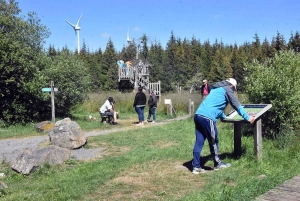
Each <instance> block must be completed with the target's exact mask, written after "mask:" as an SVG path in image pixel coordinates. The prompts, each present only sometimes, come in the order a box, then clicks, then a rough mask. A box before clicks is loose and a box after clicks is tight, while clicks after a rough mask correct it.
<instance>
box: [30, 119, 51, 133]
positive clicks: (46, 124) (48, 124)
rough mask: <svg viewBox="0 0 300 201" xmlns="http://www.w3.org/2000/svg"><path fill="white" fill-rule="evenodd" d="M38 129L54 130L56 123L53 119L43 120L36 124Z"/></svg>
mask: <svg viewBox="0 0 300 201" xmlns="http://www.w3.org/2000/svg"><path fill="white" fill-rule="evenodd" d="M34 127H35V128H36V129H38V131H39V132H44V133H45V132H49V131H52V129H53V127H54V123H52V122H51V121H42V122H39V123H37V124H35V125H34Z"/></svg>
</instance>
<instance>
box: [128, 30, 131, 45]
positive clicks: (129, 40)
mask: <svg viewBox="0 0 300 201" xmlns="http://www.w3.org/2000/svg"><path fill="white" fill-rule="evenodd" d="M130 42H131V39H130V38H129V27H128V31H127V43H128V44H129V43H130Z"/></svg>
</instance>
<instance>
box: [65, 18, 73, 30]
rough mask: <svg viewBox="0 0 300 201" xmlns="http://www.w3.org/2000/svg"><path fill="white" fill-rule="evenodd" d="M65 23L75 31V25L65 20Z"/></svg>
mask: <svg viewBox="0 0 300 201" xmlns="http://www.w3.org/2000/svg"><path fill="white" fill-rule="evenodd" d="M65 21H66V22H67V23H68V24H69V25H71V26H72V27H73V28H74V29H75V25H74V24H72V23H71V22H69V21H68V20H66V19H65Z"/></svg>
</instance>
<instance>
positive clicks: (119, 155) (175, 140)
mask: <svg viewBox="0 0 300 201" xmlns="http://www.w3.org/2000/svg"><path fill="white" fill-rule="evenodd" d="M122 96H123V95H122V94H115V95H113V97H114V98H115V99H116V104H117V110H118V111H120V119H119V120H120V122H121V126H118V128H120V127H122V126H124V128H125V127H126V128H130V129H124V130H123V131H119V132H113V133H111V134H109V135H99V136H94V137H89V139H88V142H87V144H86V145H85V146H84V148H86V149H92V148H101V149H102V150H103V151H102V152H101V153H100V154H99V156H98V157H97V158H96V159H93V160H88V161H77V160H75V159H73V158H71V159H70V160H68V161H67V162H66V163H65V164H63V165H58V166H49V165H45V166H44V167H42V168H40V169H37V170H36V171H35V172H33V173H32V174H31V175H29V176H23V175H21V174H17V173H15V172H13V171H12V170H11V169H10V167H9V165H8V164H6V163H2V164H0V172H2V173H5V175H6V176H5V177H3V178H0V180H1V181H3V182H4V183H5V184H7V186H8V188H7V189H0V200H3V201H8V200H14V201H15V200H38V201H41V200H47V201H48V200H61V201H65V200H85V201H94V200H107V201H111V200H112V201H113V200H254V199H255V197H257V196H259V195H261V194H263V193H264V192H266V191H267V190H269V189H272V188H274V187H275V186H277V185H279V184H280V183H282V182H283V181H285V180H287V179H290V178H292V177H293V176H295V175H298V174H299V173H300V169H299V165H298V164H299V162H300V152H299V149H300V143H299V138H298V140H296V141H293V143H291V144H290V146H288V147H285V148H282V149H279V148H278V146H277V143H278V142H277V141H276V140H275V141H272V140H266V139H263V157H262V160H261V161H259V160H257V159H256V157H255V156H254V150H253V136H252V135H249V134H247V135H246V134H245V135H243V136H242V150H243V154H242V156H241V157H238V158H237V157H235V156H234V155H233V147H234V145H233V126H232V124H230V123H222V122H219V123H218V129H219V152H220V157H221V159H222V160H223V161H224V162H226V163H231V164H232V167H230V168H227V169H223V170H219V171H213V170H212V171H209V172H208V173H205V174H199V175H193V174H192V173H191V168H192V167H191V160H192V157H193V156H192V151H193V146H194V141H195V134H194V123H193V119H192V118H187V119H185V120H174V121H168V123H165V124H156V125H151V124H146V125H145V126H144V127H136V126H135V125H134V123H133V122H134V121H137V115H136V114H135V112H134V110H133V107H132V101H133V100H132V99H133V98H134V95H132V94H131V95H130V94H126V95H124V98H122ZM125 96H126V97H125ZM191 96H194V95H191ZM94 98H96V99H97V103H94V102H93V101H92V96H91V98H90V100H88V101H86V102H85V103H84V104H83V105H82V106H80V107H78V108H77V110H74V112H73V113H72V115H73V117H72V118H73V119H75V121H76V122H78V123H79V125H80V126H81V127H82V129H83V130H86V131H89V130H102V129H111V128H115V127H113V126H110V125H103V124H101V123H100V121H99V119H98V118H97V120H96V121H95V122H92V121H89V120H88V119H87V118H86V116H88V115H92V116H95V117H99V113H98V110H99V107H100V106H99V105H101V104H102V102H103V101H104V100H105V99H106V98H107V97H106V96H105V97H104V96H100V95H93V99H94ZM126 98H127V99H126ZM164 98H170V99H172V101H173V100H174V102H173V105H174V107H175V110H176V111H178V112H177V114H178V115H185V114H187V111H188V109H187V103H188V99H192V100H194V101H195V105H196V107H197V106H198V104H199V102H198V103H196V98H197V101H200V96H199V95H195V96H194V97H189V96H188V94H170V95H165V96H163V97H162V100H163V99H164ZM177 101H178V102H177ZM123 102H125V103H123ZM180 103H181V104H180ZM126 106H128V108H130V109H129V110H128V111H127V110H125V108H126ZM179 108H182V109H179ZM169 118H170V117H169V116H168V114H167V112H166V109H165V107H164V105H163V101H161V102H160V103H159V106H158V120H157V121H158V122H160V121H161V122H162V121H164V120H166V119H169ZM298 136H299V135H298ZM201 160H202V163H203V164H205V166H206V167H207V168H208V169H209V168H210V167H212V166H213V162H212V160H211V159H210V152H209V148H208V144H207V142H206V143H205V146H204V149H203V152H202V158H201Z"/></svg>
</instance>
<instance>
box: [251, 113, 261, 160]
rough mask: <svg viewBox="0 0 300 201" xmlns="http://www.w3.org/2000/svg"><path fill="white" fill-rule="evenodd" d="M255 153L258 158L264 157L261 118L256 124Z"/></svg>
mask: <svg viewBox="0 0 300 201" xmlns="http://www.w3.org/2000/svg"><path fill="white" fill-rule="evenodd" d="M253 137H254V153H255V154H256V156H257V158H258V159H259V160H261V158H262V134H261V119H259V120H258V121H256V123H255V125H254V136H253Z"/></svg>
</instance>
